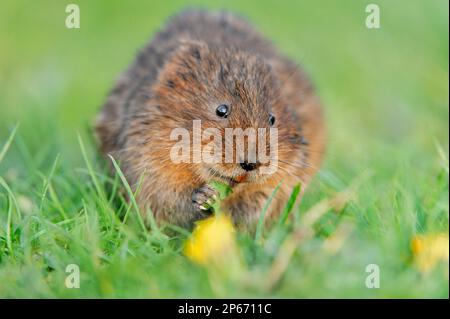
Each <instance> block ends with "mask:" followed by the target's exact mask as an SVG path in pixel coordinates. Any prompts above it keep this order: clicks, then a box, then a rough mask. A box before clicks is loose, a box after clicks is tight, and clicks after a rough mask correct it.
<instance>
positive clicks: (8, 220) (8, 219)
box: [6, 195, 14, 257]
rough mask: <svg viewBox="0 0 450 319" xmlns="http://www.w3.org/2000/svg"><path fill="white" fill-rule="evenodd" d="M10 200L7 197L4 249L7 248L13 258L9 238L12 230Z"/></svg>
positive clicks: (10, 239)
mask: <svg viewBox="0 0 450 319" xmlns="http://www.w3.org/2000/svg"><path fill="white" fill-rule="evenodd" d="M11 207H12V199H11V196H10V195H8V217H7V220H6V247H8V252H9V254H10V255H11V256H13V257H14V251H13V247H12V238H11V230H12V208H11Z"/></svg>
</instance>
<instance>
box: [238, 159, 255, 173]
mask: <svg viewBox="0 0 450 319" xmlns="http://www.w3.org/2000/svg"><path fill="white" fill-rule="evenodd" d="M258 166H259V163H249V162H247V161H245V162H243V163H241V167H242V169H243V170H244V171H247V172H250V171H253V170H254V169H257V168H258Z"/></svg>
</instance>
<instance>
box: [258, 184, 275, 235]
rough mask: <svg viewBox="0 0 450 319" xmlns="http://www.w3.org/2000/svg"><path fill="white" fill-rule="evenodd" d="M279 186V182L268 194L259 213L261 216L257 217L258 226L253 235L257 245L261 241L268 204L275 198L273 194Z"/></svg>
mask: <svg viewBox="0 0 450 319" xmlns="http://www.w3.org/2000/svg"><path fill="white" fill-rule="evenodd" d="M280 186H281V182H279V183H278V185H277V186H276V187H275V189H274V190H273V192H272V194H270V196H269V198H268V199H267V201H266V203H265V204H264V207H263V209H262V211H261V215H259V220H258V224H257V226H256V233H255V241H256V242H257V243H258V242H260V241H261V238H262V233H263V229H264V218H265V216H266V213H267V210H268V208H269V206H270V203H272V200H273V198H274V197H275V194H276V193H277V192H278V189H279V188H280Z"/></svg>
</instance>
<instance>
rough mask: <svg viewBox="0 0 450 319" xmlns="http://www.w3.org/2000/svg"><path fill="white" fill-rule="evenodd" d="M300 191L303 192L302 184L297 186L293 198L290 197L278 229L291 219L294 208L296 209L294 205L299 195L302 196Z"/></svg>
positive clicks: (279, 220)
mask: <svg viewBox="0 0 450 319" xmlns="http://www.w3.org/2000/svg"><path fill="white" fill-rule="evenodd" d="M300 190H301V184H297V185H295V186H294V188H293V190H292V193H291V196H290V197H289V200H288V202H287V204H286V206H285V207H284V209H283V211H282V213H281V215H280V218H279V219H278V225H277V226H278V227H280V226H282V225H284V224H285V223H286V221H287V219H288V217H289V214H290V213H291V211H292V208H294V204H295V201H296V200H297V197H298V194H300Z"/></svg>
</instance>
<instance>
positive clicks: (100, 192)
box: [78, 134, 106, 200]
mask: <svg viewBox="0 0 450 319" xmlns="http://www.w3.org/2000/svg"><path fill="white" fill-rule="evenodd" d="M78 143H79V144H80V148H81V154H82V155H83V158H84V161H85V163H86V166H87V169H88V171H89V175H90V176H91V179H92V182H93V183H94V187H95V189H96V190H97V193H98V195H99V196H100V198H101V199H102V200H106V196H105V193H104V192H103V188H102V187H101V186H100V183H99V181H98V179H97V175H96V174H95V172H94V169H93V167H92V165H91V162H90V161H89V158H88V156H87V153H86V148H85V147H84V143H83V140H82V139H81V136H80V134H78Z"/></svg>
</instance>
